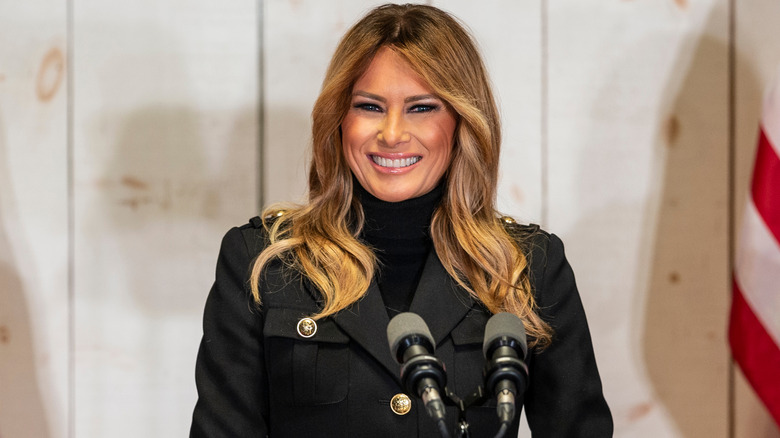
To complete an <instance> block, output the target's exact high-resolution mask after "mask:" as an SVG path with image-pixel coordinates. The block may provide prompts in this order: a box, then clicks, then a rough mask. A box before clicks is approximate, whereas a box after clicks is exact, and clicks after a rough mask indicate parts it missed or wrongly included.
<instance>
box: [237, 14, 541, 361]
mask: <svg viewBox="0 0 780 438" xmlns="http://www.w3.org/2000/svg"><path fill="white" fill-rule="evenodd" d="M382 47H388V48H390V49H392V50H394V51H395V53H397V54H399V55H400V56H401V57H403V58H404V59H405V60H406V61H407V62H409V64H410V65H411V67H412V68H413V69H414V70H415V71H416V72H417V73H418V74H420V76H422V78H423V79H425V81H427V83H428V84H429V85H430V87H431V88H432V89H433V90H434V92H435V93H436V95H438V96H439V97H440V98H441V99H442V100H444V101H445V102H446V103H447V104H448V105H450V107H451V108H452V109H453V110H454V112H455V113H457V119H458V123H457V127H456V131H455V136H454V137H455V138H454V142H455V144H454V147H453V153H452V161H451V163H450V167H449V169H448V170H447V172H446V173H445V175H444V177H443V178H444V179H445V187H446V189H445V193H444V195H443V198H442V201H441V203H440V205H439V206H438V207H437V209H436V211H435V212H434V215H433V219H432V222H431V237H432V239H433V244H434V248H435V250H436V254H437V255H438V257H439V259H440V260H441V262H442V265H443V266H444V268H445V269H446V270H447V272H448V273H449V274H450V275H451V276H452V277H453V278H454V279H455V280H456V281H457V282H458V284H459V285H460V286H461V287H463V288H464V289H465V290H467V291H468V292H469V293H470V294H471V295H472V296H473V297H475V298H476V299H477V300H479V301H480V302H482V303H483V304H484V305H485V307H487V308H488V310H490V311H491V312H493V313H497V312H511V313H514V314H516V315H518V316H519V317H520V318H522V319H523V321H524V324H525V326H526V331H527V333H528V335H529V336H530V338H531V345H536V346H539V347H544V346H546V345H547V344H549V342H550V339H551V328H550V327H549V326H548V325H547V324H546V323H545V322H544V321H543V320H542V319H541V318H540V317H539V315H538V313H537V308H536V303H535V301H534V297H533V294H532V290H531V285H530V281H529V275H528V260H527V258H526V255H525V253H524V251H523V249H522V245H521V243H520V242H518V241H517V240H516V238H513V237H512V236H510V234H509V233H508V232H507V230H506V229H505V228H504V226H503V224H502V223H501V221H500V220H499V214H498V213H497V211H496V209H495V199H496V186H497V183H498V160H499V153H500V144H501V126H500V120H499V115H498V109H497V108H496V103H495V100H494V98H493V93H492V91H491V87H490V83H489V80H488V76H487V73H486V69H485V66H484V64H483V62H482V59H481V57H480V54H479V51H478V50H477V48H476V46H475V44H474V42H473V40H472V38H471V36H470V35H469V33H468V32H467V31H466V30H465V28H464V26H462V25H461V24H460V23H459V22H458V21H457V20H456V19H455V18H453V17H452V16H451V15H449V14H447V13H446V12H444V11H442V10H440V9H437V8H435V7H431V6H425V5H409V4H407V5H383V6H379V7H377V8H375V9H373V10H372V11H370V12H369V13H368V14H367V15H366V16H365V17H363V18H362V19H361V20H360V21H358V22H357V23H356V24H355V25H354V26H353V27H352V28H351V29H350V30H349V31H347V33H346V34H345V35H344V37H343V38H342V39H341V42H340V43H339V45H338V47H337V48H336V52H335V54H334V55H333V58H332V59H331V62H330V65H329V67H328V70H327V73H326V75H325V79H324V81H323V85H322V91H321V92H320V95H319V98H318V99H317V101H316V103H315V104H314V109H313V111H312V119H313V128H312V137H313V138H312V158H311V164H310V168H309V192H308V203H307V204H306V205H303V206H294V207H292V208H287V209H286V210H285V211H282V210H281V209H282V208H283V207H281V206H279V205H276V206H271V207H269V208H267V209H266V210H265V211H264V212H263V216H264V217H266V218H270V217H273V218H275V219H274V220H266V228H267V231H268V236H269V245H268V246H267V247H266V248H265V250H263V251H262V252H261V253H260V255H259V256H258V257H257V259H256V260H255V262H254V265H253V268H252V273H251V280H250V285H251V290H252V293H253V295H254V298H255V300H256V301H257V302H258V303H260V291H259V284H260V276H261V273H262V271H263V268H264V267H266V266H267V265H268V264H269V262H271V261H272V260H275V259H280V260H282V261H283V262H284V263H286V264H288V265H289V266H291V267H292V268H294V269H295V270H296V271H297V272H300V273H301V274H302V275H304V276H305V277H306V278H308V280H309V281H310V282H311V283H313V285H314V286H315V287H316V288H317V289H318V291H319V292H320V293H321V304H322V308H321V310H320V312H319V313H317V314H316V315H312V317H313V318H315V319H317V318H323V317H326V316H328V315H333V314H334V313H336V312H338V311H340V310H342V309H345V308H347V307H349V306H350V305H352V304H353V303H355V302H357V301H358V300H360V299H361V298H362V297H363V296H364V295H365V294H366V291H367V290H368V287H369V284H370V282H371V280H372V278H373V277H374V274H375V271H376V269H377V258H376V256H375V254H374V252H373V251H372V250H371V249H370V248H369V247H367V246H366V245H365V244H363V243H361V241H360V240H359V239H358V236H359V234H360V232H361V230H362V227H363V222H364V216H363V209H362V207H361V205H360V203H359V202H358V201H357V199H356V198H355V197H354V196H353V187H352V184H353V178H352V173H351V170H350V168H349V165H348V163H347V161H346V159H345V157H344V154H343V150H342V138H341V129H340V126H341V123H342V121H343V120H344V117H345V116H346V114H347V111H348V110H349V107H350V102H351V99H352V89H353V86H354V84H355V83H356V82H357V80H358V79H359V78H360V76H361V75H362V74H363V72H365V70H366V69H367V67H368V65H369V64H370V62H371V60H372V59H373V57H374V55H375V54H376V53H377V52H378V51H379V49H380V48H382Z"/></svg>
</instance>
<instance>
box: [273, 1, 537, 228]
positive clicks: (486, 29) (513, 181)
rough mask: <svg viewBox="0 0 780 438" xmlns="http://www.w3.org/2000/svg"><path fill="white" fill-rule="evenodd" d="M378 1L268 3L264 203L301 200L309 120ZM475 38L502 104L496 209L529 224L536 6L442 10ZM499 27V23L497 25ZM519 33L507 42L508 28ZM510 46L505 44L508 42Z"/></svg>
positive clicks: (533, 185) (533, 204) (533, 197)
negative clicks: (335, 61)
mask: <svg viewBox="0 0 780 438" xmlns="http://www.w3.org/2000/svg"><path fill="white" fill-rule="evenodd" d="M381 3H383V2H381V1H374V2H365V1H356V0H351V1H338V2H327V3H324V2H320V1H315V0H308V1H272V2H267V3H266V9H265V17H266V20H265V26H264V41H265V42H266V43H265V46H264V50H263V53H264V65H265V72H266V74H265V90H266V92H265V102H264V104H265V115H266V116H265V126H264V128H263V130H264V144H265V148H264V160H265V163H264V167H263V171H264V175H265V177H264V182H265V198H266V200H267V201H268V202H269V203H270V202H279V201H298V200H301V199H303V197H304V195H305V192H306V172H307V171H308V168H307V166H308V157H309V156H308V149H309V147H310V142H311V120H310V113H311V108H312V106H313V104H314V100H315V99H316V97H317V95H318V94H319V88H320V85H321V82H322V77H323V76H324V74H325V69H326V67H327V64H328V62H329V61H330V57H331V55H332V54H333V51H334V50H335V48H336V44H337V43H338V40H339V39H340V38H341V36H342V35H343V33H344V32H345V31H346V30H347V29H348V28H349V27H350V26H351V25H352V24H353V23H354V22H355V21H357V20H358V19H359V18H360V17H361V16H362V15H363V14H364V13H365V12H367V11H368V10H369V9H370V8H371V7H373V6H375V5H378V4H381ZM434 4H435V5H436V6H439V7H442V8H445V9H446V10H448V11H451V12H452V13H453V14H455V15H456V16H458V17H460V18H461V19H463V20H464V21H465V23H466V24H467V25H468V26H469V27H470V28H471V29H472V30H473V31H474V34H475V36H476V38H477V40H478V43H479V44H480V46H481V47H482V49H483V51H484V55H485V59H486V63H487V64H488V67H489V69H490V70H491V74H492V75H493V82H494V84H495V88H496V92H497V94H498V95H499V97H500V99H501V104H502V105H501V106H502V115H503V122H504V127H505V138H504V150H503V156H502V160H503V161H502V179H501V188H500V192H499V204H500V207H501V209H502V210H504V211H507V212H509V213H512V214H516V215H519V217H521V218H524V219H526V220H530V221H538V220H539V216H540V209H541V207H540V204H541V192H540V188H539V183H538V181H539V180H540V169H541V166H540V165H539V161H540V148H539V117H540V115H539V111H538V107H539V101H540V78H539V75H540V66H539V62H540V61H539V56H540V51H539V20H538V17H539V3H538V2H522V3H518V2H512V1H508V0H507V1H501V2H495V3H492V4H491V5H490V6H489V7H484V5H477V4H474V3H473V2H467V1H457V2H441V3H436V2H434ZM497 19H499V20H500V21H499V22H496V20H497ZM508 27H513V28H515V27H519V28H520V29H522V32H513V33H512V34H511V35H509V36H508V35H507V32H506V28H508ZM507 38H509V40H507Z"/></svg>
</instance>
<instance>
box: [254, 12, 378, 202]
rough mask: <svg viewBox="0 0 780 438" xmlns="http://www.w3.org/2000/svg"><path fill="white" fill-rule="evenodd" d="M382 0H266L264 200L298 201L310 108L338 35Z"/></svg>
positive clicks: (303, 177) (303, 184)
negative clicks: (325, 0)
mask: <svg viewBox="0 0 780 438" xmlns="http://www.w3.org/2000/svg"><path fill="white" fill-rule="evenodd" d="M381 3H384V2H381V1H361V0H341V1H328V2H323V1H319V0H296V1H293V0H269V1H266V2H264V5H265V9H264V12H263V17H264V20H263V65H264V79H265V84H264V85H265V87H264V113H265V117H264V119H265V120H264V125H263V161H264V162H263V188H264V201H265V203H266V204H269V203H273V202H300V201H302V200H304V199H305V194H306V188H307V174H308V160H309V157H310V155H309V148H310V145H311V109H312V106H314V101H315V99H316V98H317V95H318V94H319V90H320V86H321V84H322V79H323V77H324V76H325V70H326V69H327V67H328V62H329V61H330V57H331V55H332V54H333V51H334V50H335V49H336V44H338V41H339V39H340V38H341V36H342V35H343V34H344V32H345V31H346V30H347V29H348V28H349V26H351V25H352V24H353V23H354V22H355V21H357V20H358V18H359V17H360V16H362V15H363V14H364V13H365V12H366V11H368V10H369V9H371V7H372V6H374V5H378V4H381Z"/></svg>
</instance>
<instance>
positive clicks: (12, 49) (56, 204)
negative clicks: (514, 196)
mask: <svg viewBox="0 0 780 438" xmlns="http://www.w3.org/2000/svg"><path fill="white" fill-rule="evenodd" d="M66 17H67V13H66V9H65V3H64V2H57V1H48V0H31V1H25V2H0V41H2V44H0V436H2V437H3V438H55V437H65V436H66V435H67V431H68V422H67V420H68V403H69V399H68V372H69V367H68V357H69V356H68V352H69V348H68V263H67V256H68V246H67V238H68V213H67V212H68V196H67V193H68V192H67V169H68V165H67V136H66V123H67V116H66V114H67V86H66V82H67V80H66V70H67V67H66V61H67V60H66V58H67V45H68V43H67V32H66V28H67V27H66V24H67V19H66Z"/></svg>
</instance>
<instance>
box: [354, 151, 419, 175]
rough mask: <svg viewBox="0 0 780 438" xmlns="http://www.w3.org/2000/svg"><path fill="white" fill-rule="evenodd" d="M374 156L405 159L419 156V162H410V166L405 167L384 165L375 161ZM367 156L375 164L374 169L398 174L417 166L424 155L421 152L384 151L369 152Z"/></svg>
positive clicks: (387, 158)
mask: <svg viewBox="0 0 780 438" xmlns="http://www.w3.org/2000/svg"><path fill="white" fill-rule="evenodd" d="M374 157H379V158H384V159H386V160H405V159H409V158H418V160H417V162H415V163H413V164H410V165H409V166H405V167H383V166H380V165H379V164H377V163H376V162H374ZM366 158H367V159H368V161H369V162H370V163H371V165H372V166H374V169H375V170H376V171H378V172H381V173H387V174H392V175H398V174H402V173H406V172H410V171H411V170H413V169H414V168H416V167H417V165H419V164H420V162H422V161H423V157H422V155H419V154H408V153H382V154H367V155H366Z"/></svg>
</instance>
